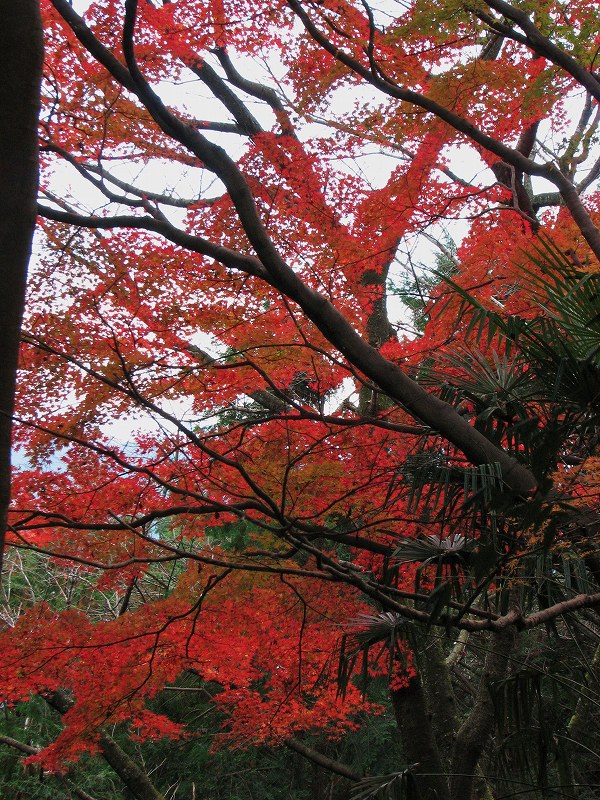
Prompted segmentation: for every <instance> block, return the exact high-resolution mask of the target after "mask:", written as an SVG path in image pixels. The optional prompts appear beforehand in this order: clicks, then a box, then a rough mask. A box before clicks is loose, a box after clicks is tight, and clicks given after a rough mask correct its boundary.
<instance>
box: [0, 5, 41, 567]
mask: <svg viewBox="0 0 600 800" xmlns="http://www.w3.org/2000/svg"><path fill="white" fill-rule="evenodd" d="M0 8H1V9H2V11H3V13H2V25H1V26H0V74H1V75H2V80H1V81H0V108H1V109H2V113H1V114H0V175H2V180H1V181H0V352H1V353H2V359H1V362H0V575H1V568H2V549H3V547H4V539H5V534H6V524H7V514H8V504H9V502H10V451H11V436H12V414H13V411H14V402H15V382H16V371H17V363H18V357H19V342H20V334H21V320H22V317H23V307H24V303H25V284H26V280H27V266H28V264H29V257H30V255H31V241H32V237H33V230H34V227H35V216H36V196H37V185H38V144H37V121H38V115H39V103H40V85H41V78H42V61H43V39H42V22H41V17H40V8H39V2H38V0H19V2H17V3H15V2H13V0H0Z"/></svg>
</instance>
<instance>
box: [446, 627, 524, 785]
mask: <svg viewBox="0 0 600 800" xmlns="http://www.w3.org/2000/svg"><path fill="white" fill-rule="evenodd" d="M515 640H516V631H515V629H514V627H513V626H510V627H508V628H506V629H504V630H501V631H498V632H497V633H494V634H493V635H492V636H491V638H490V649H489V651H488V654H487V656H486V659H485V667H484V673H483V676H482V678H481V683H480V684H479V689H478V691H477V696H476V698H475V705H474V706H473V709H472V711H471V713H470V714H469V716H468V717H467V718H466V720H465V721H464V722H463V724H462V725H461V726H460V729H459V731H458V733H457V735H456V741H455V743H454V753H453V756H452V765H451V774H450V798H451V800H470V798H471V797H472V796H473V791H474V785H477V783H479V781H477V768H478V766H479V760H480V759H481V756H482V754H483V751H484V748H485V746H486V744H487V743H488V741H489V739H490V736H491V735H492V733H493V731H494V725H495V714H494V703H493V700H492V695H491V694H490V685H491V684H493V683H495V682H496V681H499V680H502V678H504V677H505V676H506V672H507V669H508V664H509V659H510V656H511V653H512V651H513V648H514V645H515Z"/></svg>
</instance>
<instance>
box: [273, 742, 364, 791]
mask: <svg viewBox="0 0 600 800" xmlns="http://www.w3.org/2000/svg"><path fill="white" fill-rule="evenodd" d="M285 746H286V747H289V748H290V750H294V751H295V752H296V753H300V755H301V756H304V758H308V760H309V761H312V762H313V764H317V765H318V766H319V767H323V769H327V770H329V772H335V773H336V775H342V776H343V777H344V778H348V780H350V781H359V780H360V779H361V776H360V775H359V774H358V773H357V772H354V770H353V769H351V768H350V767H348V766H347V765H346V764H342V763H341V762H339V761H334V759H333V758H328V757H327V756H324V755H323V753H319V752H318V751H317V750H315V749H313V748H312V747H308V746H307V745H305V744H303V743H302V742H301V741H299V740H298V739H286V741H285Z"/></svg>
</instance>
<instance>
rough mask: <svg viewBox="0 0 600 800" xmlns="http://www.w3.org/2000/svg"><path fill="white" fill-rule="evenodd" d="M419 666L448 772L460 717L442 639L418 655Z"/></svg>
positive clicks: (429, 644)
mask: <svg viewBox="0 0 600 800" xmlns="http://www.w3.org/2000/svg"><path fill="white" fill-rule="evenodd" d="M418 663H419V669H420V671H421V676H422V680H423V689H424V691H425V697H426V700H427V708H428V711H429V715H430V717H431V725H432V728H433V731H434V734H435V739H436V742H437V746H438V748H439V752H440V758H441V760H442V762H443V763H444V768H445V769H447V768H448V767H449V765H450V755H451V753H452V746H453V745H454V736H455V734H456V731H457V730H458V717H457V714H456V700H455V698H454V689H453V688H452V681H451V680H450V670H449V669H448V667H447V665H446V659H445V657H444V651H443V647H442V643H441V641H440V639H439V638H437V637H436V636H434V637H432V639H431V641H428V642H427V646H426V647H425V648H424V650H423V652H422V653H420V654H419V656H418Z"/></svg>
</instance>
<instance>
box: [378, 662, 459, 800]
mask: <svg viewBox="0 0 600 800" xmlns="http://www.w3.org/2000/svg"><path fill="white" fill-rule="evenodd" d="M390 694H391V698H392V706H393V708H394V715H395V717H396V722H397V724H398V730H399V731H400V736H401V739H402V746H403V748H404V755H405V758H406V761H407V762H408V764H409V765H413V764H414V765H415V767H414V774H415V777H416V780H417V784H418V787H419V792H420V795H421V797H422V798H423V800H446V798H448V783H447V781H446V778H445V773H446V770H445V769H444V766H443V764H442V761H441V758H440V754H439V752H438V748H437V743H436V741H435V738H434V734H433V730H432V726H431V717H430V714H429V712H428V710H427V704H426V701H425V694H424V692H423V687H422V685H421V679H420V677H419V675H415V676H413V677H411V678H410V680H409V683H408V686H406V687H404V688H402V689H392V690H391V692H390Z"/></svg>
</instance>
